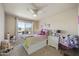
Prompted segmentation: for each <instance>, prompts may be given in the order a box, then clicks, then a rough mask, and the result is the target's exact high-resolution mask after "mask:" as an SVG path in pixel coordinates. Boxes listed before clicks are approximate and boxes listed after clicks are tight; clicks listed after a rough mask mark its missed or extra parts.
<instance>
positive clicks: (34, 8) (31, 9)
mask: <svg viewBox="0 0 79 59" xmlns="http://www.w3.org/2000/svg"><path fill="white" fill-rule="evenodd" d="M31 5H32V6H33V8H29V10H30V12H31V13H32V14H33V16H34V17H36V16H37V14H38V11H39V10H40V9H39V8H38V7H37V6H36V5H35V4H33V3H32V4H31Z"/></svg>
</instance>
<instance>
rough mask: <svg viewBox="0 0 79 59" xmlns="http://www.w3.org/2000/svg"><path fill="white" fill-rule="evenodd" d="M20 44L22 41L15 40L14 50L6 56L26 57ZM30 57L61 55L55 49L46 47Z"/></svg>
mask: <svg viewBox="0 0 79 59" xmlns="http://www.w3.org/2000/svg"><path fill="white" fill-rule="evenodd" d="M22 44H23V40H17V41H16V43H15V44H14V46H15V47H14V49H13V50H12V51H10V52H9V53H8V54H7V55H8V56H28V54H27V52H26V51H25V49H24V47H23V46H22ZM30 56H61V54H60V52H59V51H58V50H56V49H55V48H53V47H50V46H46V47H44V48H42V49H40V50H38V51H36V52H35V53H33V54H32V55H30Z"/></svg>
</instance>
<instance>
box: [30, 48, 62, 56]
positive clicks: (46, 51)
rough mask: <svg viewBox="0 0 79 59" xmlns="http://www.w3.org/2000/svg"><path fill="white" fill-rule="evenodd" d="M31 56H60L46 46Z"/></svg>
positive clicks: (56, 51)
mask: <svg viewBox="0 0 79 59" xmlns="http://www.w3.org/2000/svg"><path fill="white" fill-rule="evenodd" d="M31 56H62V55H61V54H60V52H59V51H58V50H56V49H55V48H53V47H50V46H46V47H44V48H42V49H40V50H38V51H37V52H35V53H33V54H32V55H31Z"/></svg>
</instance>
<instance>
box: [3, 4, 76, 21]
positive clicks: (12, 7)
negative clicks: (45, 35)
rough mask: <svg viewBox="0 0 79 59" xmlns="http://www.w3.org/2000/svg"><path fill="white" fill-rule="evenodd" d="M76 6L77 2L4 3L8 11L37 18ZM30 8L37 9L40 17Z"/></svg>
mask: <svg viewBox="0 0 79 59" xmlns="http://www.w3.org/2000/svg"><path fill="white" fill-rule="evenodd" d="M76 6H77V4H73V3H69V4H68V3H13V4H12V3H6V4H4V9H5V12H6V13H9V14H12V15H16V16H20V17H24V18H29V19H33V20H35V19H37V18H44V17H47V16H51V15H55V14H56V13H59V12H61V11H63V10H67V9H69V8H75V7H76ZM29 9H37V10H38V13H37V14H38V17H34V16H33V14H32V13H31V12H30V11H29Z"/></svg>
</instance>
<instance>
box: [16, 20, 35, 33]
mask: <svg viewBox="0 0 79 59" xmlns="http://www.w3.org/2000/svg"><path fill="white" fill-rule="evenodd" d="M32 25H33V24H32V22H28V21H17V31H18V33H20V34H30V33H32V28H33V27H32Z"/></svg>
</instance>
